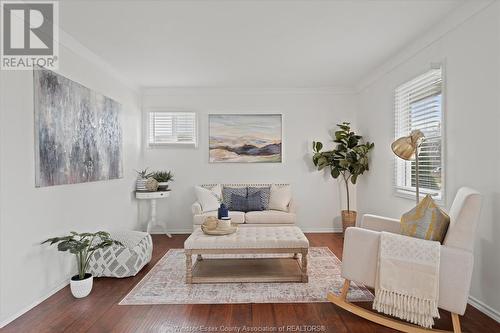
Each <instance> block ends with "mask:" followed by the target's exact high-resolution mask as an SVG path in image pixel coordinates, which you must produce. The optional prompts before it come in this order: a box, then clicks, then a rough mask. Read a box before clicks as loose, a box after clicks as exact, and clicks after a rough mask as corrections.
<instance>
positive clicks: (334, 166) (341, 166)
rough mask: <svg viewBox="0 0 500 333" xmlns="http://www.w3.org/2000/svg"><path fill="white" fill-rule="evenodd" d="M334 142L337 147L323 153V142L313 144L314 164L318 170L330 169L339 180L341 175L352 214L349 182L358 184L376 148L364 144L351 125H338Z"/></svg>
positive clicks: (332, 174)
mask: <svg viewBox="0 0 500 333" xmlns="http://www.w3.org/2000/svg"><path fill="white" fill-rule="evenodd" d="M337 126H338V127H339V128H338V130H337V131H335V133H334V135H332V137H333V142H334V143H336V144H337V145H336V146H335V148H334V149H332V150H327V151H322V149H323V144H322V143H321V142H316V141H314V142H313V152H314V155H313V163H314V165H315V166H316V167H317V168H318V170H323V169H324V168H330V174H331V176H332V177H333V178H335V179H337V178H338V177H339V176H340V175H342V178H343V179H344V182H345V188H346V193H347V212H350V208H351V207H350V203H349V181H350V182H351V183H352V184H356V181H357V180H358V177H359V176H360V175H362V174H363V173H364V172H365V171H368V153H369V152H370V150H371V149H373V147H374V146H375V145H374V144H373V143H370V142H366V143H363V142H362V140H363V137H362V136H361V135H356V134H355V133H354V132H352V131H351V127H350V123H346V122H343V123H342V124H337Z"/></svg>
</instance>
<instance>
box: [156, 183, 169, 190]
mask: <svg viewBox="0 0 500 333" xmlns="http://www.w3.org/2000/svg"><path fill="white" fill-rule="evenodd" d="M167 189H168V182H160V183H158V191H166V190H167Z"/></svg>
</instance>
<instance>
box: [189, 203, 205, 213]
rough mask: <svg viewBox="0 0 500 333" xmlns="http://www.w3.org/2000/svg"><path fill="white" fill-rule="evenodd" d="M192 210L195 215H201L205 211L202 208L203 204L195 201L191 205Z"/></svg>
mask: <svg viewBox="0 0 500 333" xmlns="http://www.w3.org/2000/svg"><path fill="white" fill-rule="evenodd" d="M191 212H192V213H193V215H199V214H201V213H203V210H202V209H201V205H200V203H199V202H195V203H194V204H192V205H191Z"/></svg>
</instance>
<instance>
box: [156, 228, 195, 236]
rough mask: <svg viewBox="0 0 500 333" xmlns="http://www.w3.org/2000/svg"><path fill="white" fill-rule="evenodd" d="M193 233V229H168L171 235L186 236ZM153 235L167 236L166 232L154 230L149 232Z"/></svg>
mask: <svg viewBox="0 0 500 333" xmlns="http://www.w3.org/2000/svg"><path fill="white" fill-rule="evenodd" d="M192 232H193V229H192V228H190V229H168V233H169V234H178V235H181V234H182V235H184V234H190V233H192ZM149 233H150V234H151V235H165V231H163V230H152V231H150V232H149Z"/></svg>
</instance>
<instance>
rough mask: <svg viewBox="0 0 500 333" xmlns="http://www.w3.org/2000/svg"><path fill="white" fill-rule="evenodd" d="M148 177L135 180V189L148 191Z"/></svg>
mask: <svg viewBox="0 0 500 333" xmlns="http://www.w3.org/2000/svg"><path fill="white" fill-rule="evenodd" d="M146 181H147V179H146V178H139V179H137V180H136V181H135V190H136V191H146Z"/></svg>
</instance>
